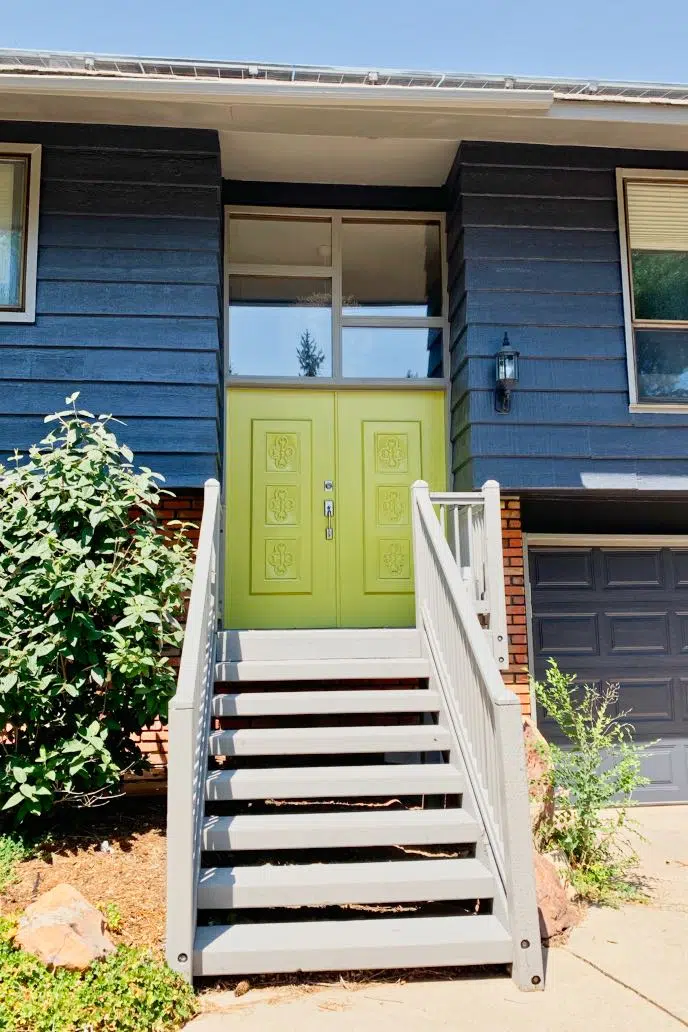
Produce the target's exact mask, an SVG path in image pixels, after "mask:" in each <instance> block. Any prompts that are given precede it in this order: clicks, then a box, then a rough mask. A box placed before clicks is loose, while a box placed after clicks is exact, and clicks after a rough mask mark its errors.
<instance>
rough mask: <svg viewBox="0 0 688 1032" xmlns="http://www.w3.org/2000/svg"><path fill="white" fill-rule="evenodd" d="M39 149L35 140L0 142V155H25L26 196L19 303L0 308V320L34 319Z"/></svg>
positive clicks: (39, 182) (23, 321) (0, 321)
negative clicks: (21, 287)
mask: <svg viewBox="0 0 688 1032" xmlns="http://www.w3.org/2000/svg"><path fill="white" fill-rule="evenodd" d="M41 151H42V148H41V145H40V144H37V143H1V142H0V158H3V157H7V158H13V157H26V158H27V159H28V165H29V170H28V171H29V175H28V183H27V195H26V226H25V232H24V240H23V266H24V269H23V272H24V275H23V291H22V303H21V307H19V308H0V323H32V322H35V320H36V282H37V275H36V274H37V267H38V214H39V204H40V187H41Z"/></svg>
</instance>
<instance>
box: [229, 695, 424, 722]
mask: <svg viewBox="0 0 688 1032" xmlns="http://www.w3.org/2000/svg"><path fill="white" fill-rule="evenodd" d="M439 708H440V701H439V695H438V693H437V692H433V691H430V690H429V689H427V688H421V689H418V690H416V689H412V688H408V689H403V688H402V689H399V690H396V689H393V688H389V689H387V690H385V689H380V690H379V691H376V690H371V691H369V690H368V689H361V690H360V691H343V692H342V691H336V690H335V689H333V690H332V691H323V692H305V691H302V692H240V693H239V694H238V695H229V694H227V695H216V696H214V698H213V715H214V716H216V717H266V716H275V717H277V716H292V715H295V714H302V713H437V712H438V710H439Z"/></svg>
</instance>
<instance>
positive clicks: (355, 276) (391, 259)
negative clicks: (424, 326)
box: [342, 219, 442, 317]
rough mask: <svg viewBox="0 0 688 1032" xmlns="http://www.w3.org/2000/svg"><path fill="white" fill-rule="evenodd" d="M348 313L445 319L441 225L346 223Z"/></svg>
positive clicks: (344, 287) (345, 294) (345, 299)
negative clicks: (443, 310)
mask: <svg viewBox="0 0 688 1032" xmlns="http://www.w3.org/2000/svg"><path fill="white" fill-rule="evenodd" d="M342 290H343V304H344V315H375V316H377V315H395V316H396V315H398V316H425V317H427V316H441V315H442V263H441V253H440V227H439V223H437V222H369V221H356V220H353V219H351V220H349V219H346V220H345V221H344V222H343V223H342Z"/></svg>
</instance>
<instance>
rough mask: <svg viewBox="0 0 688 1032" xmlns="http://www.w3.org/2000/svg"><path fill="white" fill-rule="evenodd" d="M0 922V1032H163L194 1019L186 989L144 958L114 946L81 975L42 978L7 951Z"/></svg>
mask: <svg viewBox="0 0 688 1032" xmlns="http://www.w3.org/2000/svg"><path fill="white" fill-rule="evenodd" d="M14 931H15V923H14V922H13V921H12V920H10V919H7V918H3V917H0V985H2V993H1V994H0V1029H2V1030H3V1032H84V1030H86V1029H87V1030H89V1032H170V1030H173V1029H178V1028H180V1027H181V1026H182V1025H184V1024H185V1023H186V1022H187V1021H189V1020H190V1019H191V1018H192V1017H193V1016H194V1014H195V1013H196V1010H197V1008H196V998H195V996H194V993H193V990H192V989H191V987H190V986H189V985H187V983H186V982H184V981H183V980H182V979H181V978H180V977H179V976H178V975H176V974H175V973H174V972H173V971H171V970H170V968H168V967H167V965H166V964H165V963H164V962H163V961H162V959H161V958H160V957H159V956H157V955H156V954H154V953H153V952H151V951H150V950H144V949H140V948H136V947H131V946H120V947H118V949H117V950H116V951H115V952H114V953H112V954H111V955H110V956H109V957H107V958H106V959H105V960H103V961H97V962H96V963H95V964H93V965H92V966H91V967H90V968H89V969H88V970H87V971H85V972H83V973H81V972H78V971H66V970H64V969H58V970H57V971H49V970H48V968H47V967H45V965H44V964H42V963H41V961H40V960H38V959H37V958H36V957H33V956H31V955H30V954H28V953H23V952H22V951H21V950H18V949H16V948H15V947H14V946H13V944H12V937H13V935H14Z"/></svg>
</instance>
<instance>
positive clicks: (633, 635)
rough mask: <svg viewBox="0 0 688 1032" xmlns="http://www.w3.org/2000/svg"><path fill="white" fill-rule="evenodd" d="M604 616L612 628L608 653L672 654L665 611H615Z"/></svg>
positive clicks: (667, 617) (609, 627)
mask: <svg viewBox="0 0 688 1032" xmlns="http://www.w3.org/2000/svg"><path fill="white" fill-rule="evenodd" d="M604 619H605V621H606V622H607V624H608V629H609V639H608V640H609V653H610V654H611V655H612V656H616V655H628V654H629V653H633V654H634V655H638V654H643V653H644V654H647V653H654V654H661V655H665V656H668V655H669V654H670V651H671V649H670V644H669V614H668V613H667V612H666V611H665V612H655V613H648V612H644V613H643V612H638V613H628V612H623V613H614V612H607V613H605V614H604Z"/></svg>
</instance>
